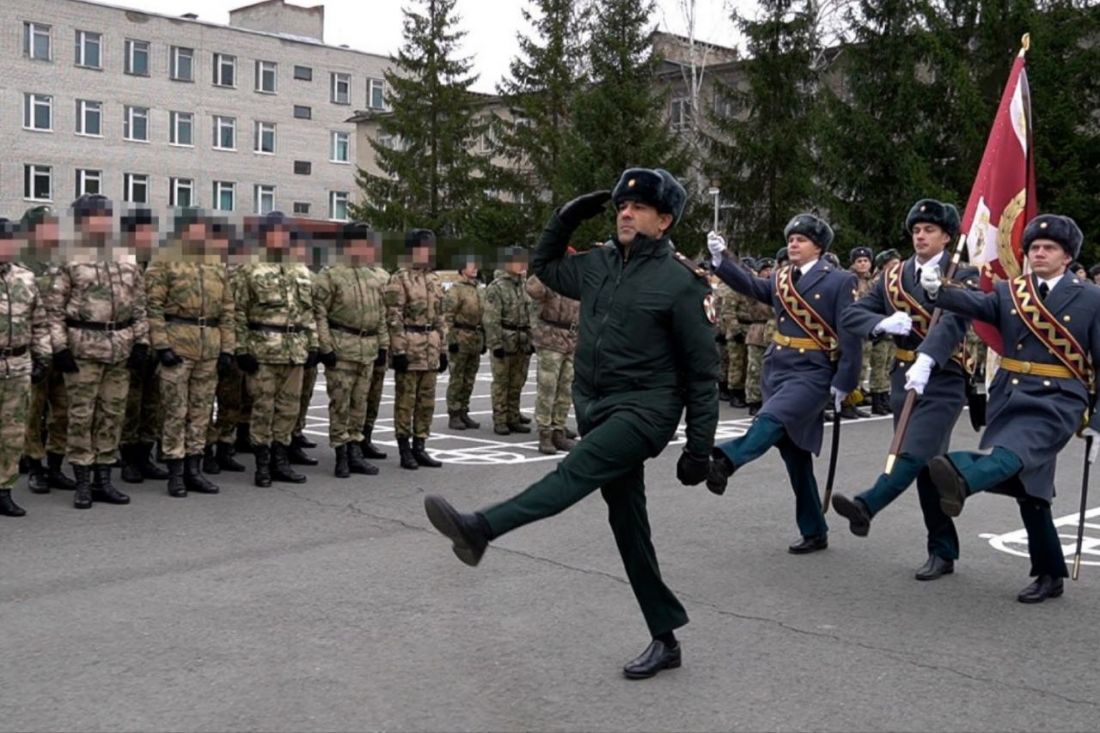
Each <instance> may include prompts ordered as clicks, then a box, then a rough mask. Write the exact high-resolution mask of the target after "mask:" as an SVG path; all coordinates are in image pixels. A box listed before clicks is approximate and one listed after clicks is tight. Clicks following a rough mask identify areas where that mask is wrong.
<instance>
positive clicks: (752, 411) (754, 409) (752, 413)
mask: <svg viewBox="0 0 1100 733" xmlns="http://www.w3.org/2000/svg"><path fill="white" fill-rule="evenodd" d="M763 406H764V403H763V402H750V403H749V417H756V413H758V412H760V408H761V407H763Z"/></svg>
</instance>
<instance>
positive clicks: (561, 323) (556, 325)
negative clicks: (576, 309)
mask: <svg viewBox="0 0 1100 733" xmlns="http://www.w3.org/2000/svg"><path fill="white" fill-rule="evenodd" d="M539 320H540V321H542V322H543V323H545V324H547V325H549V326H553V327H554V328H563V329H565V330H566V331H576V330H577V324H576V323H566V322H565V321H551V320H550V319H549V318H543V317H542V316H539Z"/></svg>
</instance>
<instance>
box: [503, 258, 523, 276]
mask: <svg viewBox="0 0 1100 733" xmlns="http://www.w3.org/2000/svg"><path fill="white" fill-rule="evenodd" d="M504 271H505V272H507V273H508V274H510V275H522V274H523V273H525V272H527V261H526V260H508V261H507V262H505V263H504Z"/></svg>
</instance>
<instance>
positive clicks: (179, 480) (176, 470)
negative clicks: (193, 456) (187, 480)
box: [168, 458, 187, 499]
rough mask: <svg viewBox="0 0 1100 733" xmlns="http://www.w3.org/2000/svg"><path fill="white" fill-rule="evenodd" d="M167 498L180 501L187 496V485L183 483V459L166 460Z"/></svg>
mask: <svg viewBox="0 0 1100 733" xmlns="http://www.w3.org/2000/svg"><path fill="white" fill-rule="evenodd" d="M168 496H174V497H176V498H178V499H181V498H183V497H185V496H187V485H186V484H184V483H183V459H182V458H169V459H168Z"/></svg>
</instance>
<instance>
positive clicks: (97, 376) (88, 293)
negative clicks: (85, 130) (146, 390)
mask: <svg viewBox="0 0 1100 733" xmlns="http://www.w3.org/2000/svg"><path fill="white" fill-rule="evenodd" d="M72 208H73V221H74V223H75V225H76V229H77V231H76V242H75V244H76V246H77V247H79V248H81V250H82V251H80V252H78V253H77V258H76V261H72V262H68V263H66V264H64V265H62V266H61V271H60V272H59V273H58V276H57V277H56V278H55V279H54V283H53V291H52V292H51V293H50V296H49V298H48V299H47V306H48V308H47V310H48V313H49V322H50V340H51V342H52V346H53V361H54V365H55V366H56V367H57V368H58V369H60V370H61V371H62V372H64V373H65V388H66V392H67V393H68V397H69V436H68V458H69V463H70V464H72V466H73V473H74V474H75V475H76V493H75V494H74V495H73V506H74V507H76V508H77V509H90V508H91V506H92V501H93V500H94V501H98V502H104V503H107V504H129V503H130V497H128V496H127V495H126V494H123V493H122V492H121V491H119V490H118V489H117V488H115V486H114V484H112V483H111V466H112V464H113V463H114V462H115V460H116V459H117V458H118V442H119V438H120V436H121V433H122V420H123V417H124V416H125V412H126V394H127V391H128V389H129V386H130V374H131V372H133V371H135V370H141V369H143V368H144V366H145V362H146V360H147V359H148V357H149V344H148V330H149V326H148V323H147V322H146V320H145V281H144V278H143V277H142V274H141V268H140V267H138V265H137V264H135V263H134V262H133V261H129V262H124V261H119V260H120V259H123V258H122V257H120V256H118V253H116V252H112V251H111V250H112V247H113V246H114V242H113V234H114V231H113V229H114V221H113V219H112V212H111V202H110V201H109V200H108V199H107V197H106V196H101V195H99V194H85V195H83V196H81V197H80V198H78V199H77V200H76V201H75V202H73V207H72Z"/></svg>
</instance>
